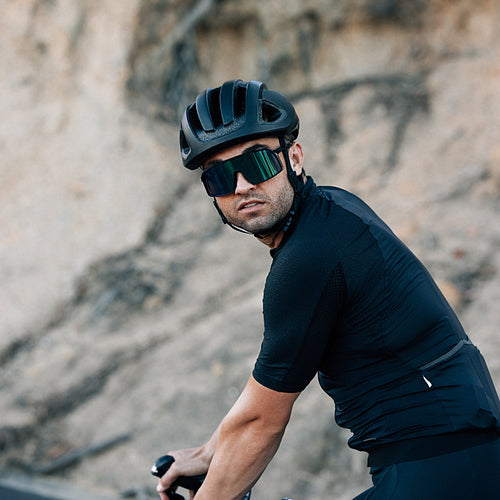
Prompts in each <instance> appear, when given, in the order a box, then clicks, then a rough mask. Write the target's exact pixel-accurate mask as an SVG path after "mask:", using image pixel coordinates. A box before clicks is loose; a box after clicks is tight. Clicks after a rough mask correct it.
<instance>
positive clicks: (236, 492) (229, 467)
mask: <svg viewBox="0 0 500 500" xmlns="http://www.w3.org/2000/svg"><path fill="white" fill-rule="evenodd" d="M284 430H285V429H284V426H283V427H280V428H272V427H269V425H268V424H267V423H266V422H265V421H263V420H261V419H256V420H251V421H246V422H244V421H239V420H238V418H231V416H229V417H228V418H227V419H225V420H224V422H223V424H222V428H221V431H220V435H219V438H218V444H217V448H216V451H215V454H214V456H213V458H212V462H211V464H210V468H209V471H208V475H207V479H206V480H205V483H204V484H203V486H202V488H201V489H200V490H199V492H198V494H197V495H196V497H195V498H196V500H215V499H217V500H232V499H235V500H240V499H241V498H242V497H243V496H244V494H245V493H246V492H247V491H248V490H250V489H251V487H252V486H253V485H254V484H255V482H256V481H257V480H258V479H259V477H260V475H261V474H262V473H263V472H264V469H265V468H266V467H267V465H268V464H269V462H270V461H271V459H272V458H273V456H274V454H275V453H276V450H277V449H278V447H279V445H280V442H281V439H282V437H283V433H284Z"/></svg>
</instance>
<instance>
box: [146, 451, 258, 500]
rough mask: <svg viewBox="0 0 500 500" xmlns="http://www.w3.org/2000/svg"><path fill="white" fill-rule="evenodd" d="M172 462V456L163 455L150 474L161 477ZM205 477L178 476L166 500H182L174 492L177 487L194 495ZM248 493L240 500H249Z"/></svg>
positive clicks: (182, 498) (181, 497)
mask: <svg viewBox="0 0 500 500" xmlns="http://www.w3.org/2000/svg"><path fill="white" fill-rule="evenodd" d="M174 462H175V459H174V457H173V456H172V455H163V456H162V457H160V458H158V460H156V462H155V463H154V464H153V467H151V474H153V476H156V477H162V476H163V475H164V474H165V473H166V472H167V471H168V469H170V466H171V465H172V464H173V463H174ZM205 476H206V474H200V475H198V476H179V477H178V478H177V479H176V480H175V481H174V482H173V484H172V486H171V487H170V488H169V489H168V490H167V491H166V493H167V496H168V498H170V500H184V497H183V496H182V495H179V493H176V491H175V490H176V489H177V487H178V486H180V487H182V488H186V489H187V490H192V491H194V492H195V493H196V492H197V491H198V490H199V489H200V487H201V485H202V484H203V481H204V480H205ZM250 493H251V492H250V491H249V492H248V493H247V494H246V495H245V496H244V497H243V498H242V499H241V500H250Z"/></svg>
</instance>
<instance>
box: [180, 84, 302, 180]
mask: <svg viewBox="0 0 500 500" xmlns="http://www.w3.org/2000/svg"><path fill="white" fill-rule="evenodd" d="M298 133H299V118H298V116H297V113H296V112H295V108H294V107H293V106H292V104H291V103H290V102H289V101H288V99H286V97H284V96H283V95H282V94H280V93H278V92H275V91H273V90H269V89H268V88H267V87H266V85H265V84H264V83H262V82H258V81H255V80H252V81H250V82H244V81H242V80H231V81H228V82H225V83H224V84H222V85H221V86H220V87H216V88H209V89H207V90H205V91H204V92H203V93H201V94H200V95H199V96H198V97H197V98H196V101H195V102H194V103H193V104H191V105H190V106H188V107H187V109H186V111H185V112H184V115H183V117H182V122H181V131H180V146H181V155H182V162H183V163H184V166H185V167H186V168H189V169H190V170H194V169H196V168H198V167H199V166H200V165H201V164H202V163H203V161H204V160H205V159H206V158H207V157H209V156H210V155H212V154H214V153H216V152H218V151H221V150H223V149H226V148H227V147H229V146H232V145H234V144H238V143H241V142H244V141H247V140H252V139H256V138H259V137H271V136H275V137H283V136H290V137H292V138H293V139H294V140H295V139H296V138H297V135H298Z"/></svg>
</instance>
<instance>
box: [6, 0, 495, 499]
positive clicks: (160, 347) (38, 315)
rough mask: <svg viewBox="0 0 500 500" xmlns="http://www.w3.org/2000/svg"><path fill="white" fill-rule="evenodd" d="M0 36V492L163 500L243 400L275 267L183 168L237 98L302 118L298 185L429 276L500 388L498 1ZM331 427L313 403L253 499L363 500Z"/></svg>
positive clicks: (256, 13) (362, 479)
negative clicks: (182, 122) (341, 203)
mask: <svg viewBox="0 0 500 500" xmlns="http://www.w3.org/2000/svg"><path fill="white" fill-rule="evenodd" d="M0 28H1V29H0V42H1V44H0V73H1V78H0V112H1V120H0V145H1V151H2V154H1V159H0V181H1V195H0V280H1V284H2V285H1V288H0V312H1V314H0V364H1V378H0V408H1V413H0V451H1V453H0V468H1V470H2V471H3V474H7V473H12V472H15V473H19V474H26V475H27V476H26V478H28V477H29V478H30V479H29V480H31V478H33V477H39V476H44V477H45V476H50V477H51V478H52V479H54V480H57V481H58V482H61V483H63V484H72V485H74V486H78V487H79V488H82V489H85V490H86V491H88V492H89V495H90V492H93V493H101V494H105V495H107V496H109V497H111V498H119V497H120V496H121V497H128V498H143V499H144V498H155V497H156V495H155V493H154V487H155V481H154V480H153V478H151V477H150V476H149V472H148V471H149V467H150V465H151V462H152V461H153V460H154V459H155V458H156V457H157V456H159V455H161V454H163V453H164V452H166V451H167V450H168V449H175V448H177V447H184V446H191V445H195V444H198V443H201V442H202V441H203V440H204V439H206V438H207V437H208V435H209V434H210V433H211V432H212V431H213V429H214V428H215V426H216V425H217V424H218V422H219V420H220V418H222V416H223V415H224V414H225V412H226V410H227V409H228V407H229V406H230V405H231V404H232V403H233V402H234V400H235V399H236V397H237V395H238V394H239V391H240V390H241V388H242V387H243V386H244V384H245V382H246V380H247V378H248V376H249V373H250V371H251V368H252V366H253V362H254V359H255V356H256V354H257V352H258V347H259V344H260V337H261V333H262V324H261V316H260V312H261V297H262V287H263V281H264V279H265V275H266V273H267V269H268V266H269V263H270V258H269V255H268V252H267V250H266V248H265V247H264V246H262V245H260V244H259V243H258V242H257V241H256V240H254V239H253V238H251V237H248V236H245V235H240V234H238V233H235V232H233V231H231V230H230V229H227V228H224V227H223V225H222V224H221V223H220V221H219V220H218V217H217V215H216V213H215V211H214V210H213V209H212V207H211V203H210V200H209V199H207V197H206V196H205V195H204V192H203V190H202V187H201V184H200V182H199V180H198V178H197V176H196V175H193V174H192V173H189V172H187V171H184V169H182V168H181V165H180V160H179V157H178V150H177V137H178V129H177V122H178V119H179V116H180V113H181V110H182V109H183V108H184V106H185V105H186V104H187V103H188V102H189V101H190V100H191V99H193V98H194V97H195V96H196V95H197V93H198V92H200V91H201V90H203V89H204V88H205V87H207V86H216V85H219V84H220V83H222V82H223V81H225V80H227V79H232V78H235V77H241V78H243V79H260V80H263V81H265V82H266V83H267V84H268V85H269V86H270V87H271V88H275V89H278V90H281V91H282V92H283V93H285V94H286V95H288V96H289V97H290V98H291V99H292V100H293V102H294V104H295V105H296V107H297V109H298V111H299V114H300V116H301V124H302V131H301V135H300V140H301V142H302V144H303V146H304V149H305V152H306V169H307V172H308V173H309V174H311V175H313V177H314V178H315V180H316V181H317V182H318V183H320V184H333V185H338V186H341V187H344V188H347V189H349V190H352V191H353V192H355V193H357V194H358V195H360V196H361V197H363V198H364V199H365V200H366V201H367V202H368V203H370V204H371V205H372V206H373V208H374V209H375V210H376V211H377V212H378V213H379V214H380V215H382V216H383V217H384V218H385V220H386V221H387V222H388V223H389V224H390V225H391V226H392V228H393V229H394V230H395V232H396V233H397V234H398V235H399V236H400V237H401V238H402V239H403V240H404V241H405V242H406V243H407V244H408V245H409V246H410V247H411V248H412V249H413V250H414V251H415V253H416V254H417V255H418V256H419V257H420V258H421V259H422V260H423V261H424V262H425V263H426V265H427V266H428V267H429V269H430V271H431V272H432V274H433V275H434V276H435V278H436V279H437V281H438V282H439V284H440V286H441V287H442V289H443V291H444V292H445V294H446V295H447V297H448V298H449V300H450V301H451V303H452V304H453V305H454V306H455V308H456V310H457V312H458V314H459V316H460V318H461V319H462V321H463V323H464V325H465V327H466V329H467V330H468V332H469V334H470V336H471V337H472V338H473V340H474V341H475V342H476V344H477V345H478V346H479V347H480V349H481V350H482V352H483V354H484V355H485V357H486V359H487V361H488V363H489V366H490V368H491V371H492V374H493V377H494V379H495V381H496V383H497V386H500V342H499V340H498V338H497V330H498V324H499V319H500V310H499V307H498V303H499V302H500V278H499V272H498V271H499V267H500V254H499V252H498V249H499V243H500V224H499V217H498V215H499V211H500V145H499V137H500V92H499V88H500V87H499V83H500V2H498V0H474V1H472V0H454V1H451V0H430V1H424V0H400V1H397V0H379V1H375V0H309V1H304V0H297V1H295V0H272V1H271V0H267V1H265V0H255V1H243V0H241V1H238V0H196V1H193V0H189V1H186V0H183V1H181V0H143V1H139V0H121V1H119V2H116V1H112V0H100V1H97V0H64V1H62V0H5V1H4V2H2V4H1V5H0ZM332 414H333V406H332V404H331V403H330V401H328V400H327V398H326V396H324V395H322V394H321V391H320V390H319V389H318V387H317V383H316V382H313V383H312V384H311V387H310V388H308V389H307V391H305V393H304V394H303V396H302V397H301V398H300V399H299V401H298V403H297V405H296V409H295V412H294V416H293V419H292V422H291V424H290V426H289V429H288V431H287V434H286V436H285V439H284V443H283V445H282V447H281V449H280V451H279V453H278V455H277V456H276V458H275V460H274V462H273V463H272V464H271V466H270V467H269V469H268V471H267V472H266V473H265V474H264V476H263V477H262V479H261V481H260V483H259V485H258V486H257V487H256V488H255V490H254V496H255V498H256V499H262V500H268V499H269V500H274V499H278V498H281V496H285V495H289V496H293V498H294V499H295V500H300V499H310V498H314V499H320V498H321V499H322V498H325V499H326V498H337V499H341V500H342V499H345V500H346V499H349V498H352V497H353V496H354V494H355V493H356V492H359V491H361V490H362V489H363V488H364V487H366V486H367V485H368V484H369V478H368V474H367V472H366V470H365V457H364V456H362V455H361V454H358V453H355V452H351V451H349V450H348V449H347V447H346V445H345V441H346V439H347V438H348V437H349V433H348V432H347V431H344V430H341V429H339V428H338V427H336V425H335V423H334V422H333V418H332ZM29 480H28V479H26V481H29Z"/></svg>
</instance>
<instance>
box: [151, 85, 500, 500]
mask: <svg viewBox="0 0 500 500" xmlns="http://www.w3.org/2000/svg"><path fill="white" fill-rule="evenodd" d="M298 129H299V120H298V117H297V115H296V112H295V110H294V108H293V106H292V105H291V103H290V102H288V100H287V99H286V98H285V97H283V96H282V95H281V94H279V93H277V92H274V91H271V90H269V89H267V88H266V86H265V85H264V84H262V83H261V82H257V81H251V82H242V81H240V80H235V81H230V82H226V83H224V84H223V85H222V86H221V87H218V88H215V89H208V90H206V91H205V92H204V93H202V94H200V95H199V96H198V98H197V99H196V101H195V102H194V103H193V104H192V105H191V106H189V107H188V108H187V110H186V112H185V114H184V117H183V119H182V125H181V134H180V142H181V154H182V159H183V163H184V165H185V166H186V167H187V168H189V169H192V170H194V169H195V168H198V167H200V168H201V169H202V170H203V172H202V174H201V179H202V181H203V184H204V186H205V188H206V190H207V193H208V194H209V195H210V196H212V197H213V200H214V204H215V206H216V208H217V210H218V211H219V214H220V215H221V217H222V219H223V221H224V222H225V223H227V224H229V225H230V226H231V227H233V228H234V229H237V230H240V231H244V232H248V233H251V234H253V235H255V236H256V237H257V238H258V239H260V241H262V243H264V244H265V245H267V246H268V247H269V248H270V249H271V256H272V258H273V262H272V266H271V270H270V272H269V275H268V277H267V280H266V285H265V290H264V300H263V312H264V339H263V342H262V345H261V350H260V353H259V355H258V358H257V361H256V363H255V367H254V370H253V373H252V376H251V377H250V380H249V381H248V384H247V386H246V387H245V389H244V390H243V392H242V394H241V396H240V398H239V399H238V401H237V402H236V403H235V405H234V406H233V408H232V409H231V410H230V411H229V413H228V414H227V416H226V417H225V418H224V419H223V421H222V423H221V425H220V426H219V428H218V429H217V430H216V431H215V433H214V434H213V435H212V437H211V439H210V440H209V441H208V442H207V443H205V444H204V445H203V446H200V447H197V448H192V449H187V450H179V451H174V452H172V453H171V455H172V456H173V457H174V458H175V462H174V463H173V465H172V467H171V468H170V469H169V471H168V472H167V473H166V474H165V475H164V476H163V477H162V478H161V479H160V482H159V485H158V491H159V492H160V496H161V497H162V498H163V499H164V500H166V499H167V496H166V493H165V490H166V489H167V488H168V487H169V486H170V485H171V484H172V482H173V481H174V480H175V479H176V478H177V477H178V476H180V475H185V476H190V475H196V474H200V473H206V472H208V474H207V478H206V480H205V482H204V484H203V486H202V487H201V489H200V490H199V492H198V493H197V494H196V499H197V500H205V499H211V500H215V499H217V500H221V499H222V500H225V499H238V498H241V497H242V496H243V494H244V493H245V492H246V491H248V490H249V489H250V488H251V486H252V485H253V484H254V483H255V482H256V481H257V479H258V478H259V476H260V475H261V474H262V472H263V471H264V469H265V468H266V466H267V464H268V463H269V461H270V460H271V459H272V457H273V455H274V453H275V452H276V450H277V449H278V447H279V444H280V440H281V438H282V436H283V433H284V430H285V427H286V425H287V422H288V420H289V417H290V414H291V411H292V407H293V404H294V402H295V400H296V399H297V397H298V396H299V394H300V392H301V391H302V390H303V389H304V388H305V387H306V386H307V385H308V383H309V382H310V381H311V380H312V378H314V376H315V375H316V374H317V375H318V378H319V382H320V384H321V387H322V388H323V389H324V390H325V392H326V393H327V394H329V395H330V396H331V397H332V398H333V399H334V401H335V411H336V421H337V423H338V424H339V425H341V426H343V427H347V428H349V429H350V430H351V431H352V433H353V436H352V437H351V439H350V440H349V445H350V446H351V447H352V448H354V449H357V450H363V451H367V452H368V454H369V459H368V465H369V466H370V467H371V469H370V472H371V474H372V480H373V483H374V486H373V487H372V488H370V489H369V490H367V491H366V492H364V493H362V494H360V495H359V496H358V497H356V498H357V499H358V500H360V499H368V498H369V499H380V500H382V499H383V500H387V499H389V498H391V499H400V500H403V499H404V500H411V499H419V500H424V499H425V500H443V499H456V498H467V499H469V498H470V499H471V500H472V499H481V500H488V499H494V498H495V499H496V498H498V492H499V491H500V440H499V439H498V438H499V435H500V434H499V432H500V402H499V400H498V396H497V393H496V391H495V388H494V386H493V382H492V380H491V377H490V375H489V373H488V370H487V368H486V365H485V363H484V360H483V358H482V356H481V354H480V353H479V352H478V350H477V348H476V347H475V346H474V345H473V344H472V343H471V341H470V340H469V338H468V337H467V335H466V334H465V332H464V331H463V328H462V326H461V325H460V323H459V321H458V319H457V317H456V315H455V314H454V312H453V311H452V309H451V308H450V306H449V305H448V303H447V302H446V300H445V299H444V297H443V296H442V294H441V293H440V291H439V289H438V287H437V286H436V284H435V283H434V281H433V280H432V278H431V277H430V275H429V274H428V272H427V271H426V269H425V268H424V267H423V265H422V264H421V263H420V262H419V261H418V260H417V259H416V257H415V256H414V255H413V254H412V253H411V252H410V251H409V250H408V249H407V248H406V247H405V246H404V245H403V244H402V243H401V242H400V241H399V240H398V239H397V238H396V236H395V235H394V234H393V233H392V232H391V231H390V229H389V228H388V227H387V226H386V225H385V224H384V223H383V222H382V221H381V220H380V219H379V218H378V217H377V216H376V214H375V213H374V212H373V211H372V210H371V209H370V208H369V207H368V206H367V205H366V204H364V203H363V202H362V201H361V200H360V199H359V198H357V197H356V196H354V195H352V194H350V193H348V192H346V191H343V190H341V189H338V188H332V187H317V186H316V185H315V184H314V182H313V180H312V179H311V178H310V177H306V176H305V173H304V169H303V164H304V154H303V150H302V147H301V146H300V144H299V143H298V142H296V139H297V135H298Z"/></svg>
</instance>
